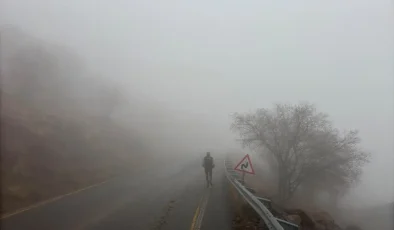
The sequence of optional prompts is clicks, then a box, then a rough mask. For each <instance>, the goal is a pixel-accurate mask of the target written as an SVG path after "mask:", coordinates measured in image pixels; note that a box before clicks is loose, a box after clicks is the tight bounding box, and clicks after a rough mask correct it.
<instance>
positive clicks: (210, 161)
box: [204, 156, 214, 168]
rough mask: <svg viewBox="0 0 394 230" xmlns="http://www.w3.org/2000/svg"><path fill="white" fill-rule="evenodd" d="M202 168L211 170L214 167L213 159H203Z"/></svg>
mask: <svg viewBox="0 0 394 230" xmlns="http://www.w3.org/2000/svg"><path fill="white" fill-rule="evenodd" d="M204 166H205V167H206V168H213V167H214V165H213V158H212V157H208V156H206V157H205V158H204Z"/></svg>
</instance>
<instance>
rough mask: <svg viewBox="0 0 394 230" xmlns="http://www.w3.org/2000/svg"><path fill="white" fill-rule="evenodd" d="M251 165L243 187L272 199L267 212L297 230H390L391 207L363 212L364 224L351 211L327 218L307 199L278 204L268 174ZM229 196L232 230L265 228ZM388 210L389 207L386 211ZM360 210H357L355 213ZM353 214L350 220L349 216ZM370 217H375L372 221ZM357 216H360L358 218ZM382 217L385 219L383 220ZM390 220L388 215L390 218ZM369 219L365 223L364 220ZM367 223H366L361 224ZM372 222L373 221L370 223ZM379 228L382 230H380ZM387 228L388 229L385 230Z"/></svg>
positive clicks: (234, 196)
mask: <svg viewBox="0 0 394 230" xmlns="http://www.w3.org/2000/svg"><path fill="white" fill-rule="evenodd" d="M241 158H242V155H231V156H230V159H231V160H232V161H233V163H237V161H238V160H239V159H241ZM253 163H254V169H255V172H256V175H246V176H245V184H246V186H247V187H249V188H252V189H253V193H254V194H255V195H256V196H259V197H263V198H267V199H270V200H271V199H272V200H271V203H270V204H266V207H267V208H268V209H269V210H270V211H271V213H272V214H273V215H274V216H276V217H277V218H280V219H283V220H285V221H288V222H290V223H293V224H296V225H298V226H299V227H300V229H310V230H341V229H344V230H345V229H346V230H351V229H353V230H361V229H364V230H370V229H371V230H372V229H375V228H373V226H375V227H376V226H379V229H392V226H393V222H392V221H390V218H387V217H386V216H389V215H391V214H393V213H394V208H393V207H394V206H392V205H391V206H388V205H387V207H386V208H385V209H384V210H383V209H382V208H379V210H380V211H377V210H374V211H373V212H371V211H369V212H368V214H366V213H367V212H366V211H365V212H363V213H364V215H363V217H364V221H362V219H360V218H356V217H354V216H356V215H357V214H355V212H356V211H355V210H353V211H351V212H344V211H340V210H337V212H336V213H334V215H335V216H333V215H331V214H330V212H329V211H327V210H325V209H324V208H322V207H320V206H319V205H318V204H314V202H313V201H312V200H311V199H310V198H309V202H308V201H307V200H308V199H307V197H304V198H303V199H299V200H293V201H292V202H289V203H288V204H287V205H278V204H277V203H276V202H275V200H274V199H273V197H274V195H275V192H276V187H275V181H274V177H272V175H269V173H268V172H266V171H267V170H265V169H264V168H263V167H260V166H261V165H259V163H258V162H253ZM230 195H231V196H230V197H232V203H233V207H234V210H235V214H234V219H233V229H236V230H244V229H266V226H265V225H264V223H263V222H262V220H261V219H260V217H259V216H258V215H257V214H256V213H255V211H254V210H253V209H252V208H251V207H250V206H249V205H248V204H246V203H245V202H244V201H243V200H242V199H241V198H240V197H239V196H237V191H235V190H231V189H230ZM388 207H390V208H388ZM359 211H360V210H358V211H357V213H359ZM352 212H353V214H352V215H351V216H353V217H352V218H351V217H350V216H349V215H350V214H351V213H352ZM373 213H375V214H376V213H380V214H379V217H377V215H372V214H373ZM338 215H342V216H343V218H340V220H339V219H338ZM373 216H375V217H377V218H374V217H373ZM358 217H360V215H358ZM383 217H386V219H384V220H383ZM391 218H392V215H391ZM368 219H369V221H368ZM365 220H367V221H365ZM373 220H375V221H373ZM380 227H382V228H380ZM388 227H390V228H388Z"/></svg>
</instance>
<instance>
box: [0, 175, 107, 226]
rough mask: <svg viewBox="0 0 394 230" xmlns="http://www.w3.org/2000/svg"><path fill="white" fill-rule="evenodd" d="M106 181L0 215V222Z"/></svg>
mask: <svg viewBox="0 0 394 230" xmlns="http://www.w3.org/2000/svg"><path fill="white" fill-rule="evenodd" d="M108 181H109V180H105V181H102V182H99V183H96V184H92V185H89V186H87V187H84V188H81V189H78V190H75V191H72V192H69V193H66V194H63V195H59V196H55V197H53V198H50V199H47V200H44V201H41V202H38V203H36V204H33V205H30V206H27V207H25V208H21V209H19V210H16V211H15V212H12V213H6V214H4V215H1V217H0V220H4V219H7V218H9V217H11V216H14V215H17V214H20V213H23V212H26V211H28V210H31V209H34V208H38V207H40V206H43V205H45V204H48V203H51V202H54V201H57V200H60V199H62V198H64V197H66V196H70V195H74V194H77V193H79V192H82V191H84V190H87V189H90V188H93V187H97V186H99V185H102V184H105V183H107V182H108Z"/></svg>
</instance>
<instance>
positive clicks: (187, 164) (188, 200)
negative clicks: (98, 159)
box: [1, 158, 230, 230]
mask: <svg viewBox="0 0 394 230" xmlns="http://www.w3.org/2000/svg"><path fill="white" fill-rule="evenodd" d="M181 165H182V166H177V167H175V168H173V169H172V168H171V167H170V165H168V166H167V168H166V167H156V168H150V169H149V168H147V169H145V170H142V171H141V172H140V173H139V175H135V173H134V174H133V175H123V176H121V177H117V178H114V179H111V180H109V181H107V182H105V183H103V184H100V185H97V186H95V187H92V188H89V189H86V190H83V191H81V192H78V193H75V194H71V195H69V196H66V197H63V198H61V199H59V200H56V201H53V202H49V203H47V204H45V205H42V206H39V207H36V208H32V209H29V210H27V211H24V212H22V213H19V214H16V215H13V216H10V217H8V218H6V219H2V220H1V229H6V230H16V229H40V230H45V229H51V230H52V229H58V230H69V229H76V230H79V229H89V230H101V229H128V230H130V229H138V230H159V229H160V230H166V229H193V228H194V229H198V227H200V226H201V229H202V230H209V229H217V228H218V227H219V228H220V229H229V227H230V226H229V223H230V218H229V214H228V212H227V207H226V200H225V195H224V194H225V192H226V191H225V187H224V185H225V183H224V181H223V178H224V177H223V176H224V175H223V172H224V171H223V167H221V166H220V165H221V164H220V165H219V166H218V167H217V168H216V169H215V172H214V178H213V182H214V187H213V188H211V189H207V188H206V187H205V178H204V172H203V170H202V168H201V159H198V158H196V159H194V160H190V161H184V162H182V163H181ZM207 216H208V217H207Z"/></svg>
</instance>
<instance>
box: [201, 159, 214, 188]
mask: <svg viewBox="0 0 394 230" xmlns="http://www.w3.org/2000/svg"><path fill="white" fill-rule="evenodd" d="M202 167H204V169H205V179H206V181H207V187H209V185H211V186H212V185H213V184H212V169H213V168H214V167H215V164H214V163H213V157H211V153H210V152H207V155H206V156H205V157H204V160H203V162H202Z"/></svg>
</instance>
